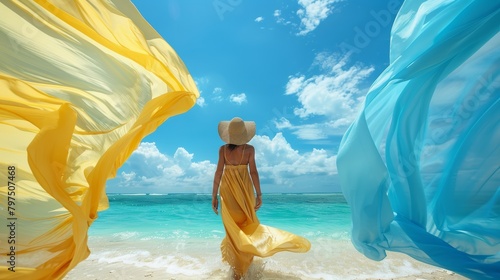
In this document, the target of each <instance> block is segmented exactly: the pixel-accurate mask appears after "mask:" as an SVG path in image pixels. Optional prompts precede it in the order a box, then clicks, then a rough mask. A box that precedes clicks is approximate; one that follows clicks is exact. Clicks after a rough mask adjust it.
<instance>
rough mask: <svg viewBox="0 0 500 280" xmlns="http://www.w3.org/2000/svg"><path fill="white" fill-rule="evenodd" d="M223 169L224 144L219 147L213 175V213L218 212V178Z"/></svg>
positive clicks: (220, 176)
mask: <svg viewBox="0 0 500 280" xmlns="http://www.w3.org/2000/svg"><path fill="white" fill-rule="evenodd" d="M223 170H224V146H221V147H220V148H219V161H218V162H217V169H216V170H215V175H214V185H213V188H212V210H213V211H214V212H215V214H219V211H218V210H217V209H218V208H219V201H218V200H217V193H218V192H219V185H220V179H221V178H222V172H223Z"/></svg>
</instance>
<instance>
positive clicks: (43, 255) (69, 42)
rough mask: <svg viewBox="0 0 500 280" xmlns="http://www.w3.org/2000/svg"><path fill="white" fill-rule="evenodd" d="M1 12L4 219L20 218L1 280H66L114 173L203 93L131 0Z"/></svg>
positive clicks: (5, 5)
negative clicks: (145, 139) (200, 92)
mask: <svg viewBox="0 0 500 280" xmlns="http://www.w3.org/2000/svg"><path fill="white" fill-rule="evenodd" d="M0 14H1V15H2V16H1V17H0V132H1V133H0V134H1V137H0V175H1V177H0V180H1V183H0V206H1V207H0V208H1V211H0V216H1V218H2V221H9V222H12V223H13V224H11V225H12V226H11V229H9V230H3V229H2V230H1V231H0V262H1V263H0V271H1V272H0V279H61V278H63V277H64V275H66V273H67V272H68V271H69V270H71V269H72V268H73V267H75V266H76V265H77V264H78V263H79V262H80V261H82V260H84V259H85V258H86V257H87V256H88V255H89V250H88V248H87V230H88V228H89V226H90V225H91V224H92V222H93V221H94V220H95V219H96V218H97V216H98V214H97V213H98V211H100V210H104V209H106V208H107V207H108V202H107V197H106V194H105V186H106V180H107V179H109V178H111V177H114V176H115V173H116V171H117V169H118V168H119V167H120V166H121V165H122V164H123V163H124V161H125V160H126V159H127V158H128V156H129V155H130V154H131V153H132V152H133V150H134V149H135V148H136V147H137V146H138V145H139V144H140V141H141V139H143V137H145V136H146V135H147V134H149V133H151V132H153V131H154V130H155V129H156V128H157V127H158V126H159V125H161V124H162V123H163V122H164V121H165V120H166V119H168V118H169V117H171V116H174V115H177V114H181V113H183V112H185V111H187V110H189V109H190V108H191V107H192V106H193V105H194V104H195V101H196V98H197V97H198V96H199V93H198V90H197V88H196V86H195V83H194V81H193V79H192V77H191V76H190V74H189V72H188V70H187V69H186V67H185V65H184V64H183V62H182V61H181V59H180V58H179V57H178V55H177V54H176V53H175V51H174V50H173V49H172V48H171V47H170V46H169V45H168V43H167V42H165V40H164V39H163V38H161V36H160V35H159V34H158V33H157V32H156V31H155V30H154V29H153V28H152V27H151V26H150V25H149V24H148V23H147V22H146V21H145V20H144V19H143V18H142V16H141V15H140V14H139V12H138V11H137V10H136V8H135V7H134V6H133V5H132V3H130V2H129V1H123V0H120V1H118V0H76V1H65V0H51V1H43V0H35V1H31V0H25V1H24V0H19V1H2V2H0ZM12 171H14V172H12ZM9 202H10V204H9ZM9 207H11V208H9ZM2 228H4V229H5V225H3V226H2ZM7 240H13V242H5V241H7Z"/></svg>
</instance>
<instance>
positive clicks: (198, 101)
mask: <svg viewBox="0 0 500 280" xmlns="http://www.w3.org/2000/svg"><path fill="white" fill-rule="evenodd" d="M196 104H197V105H198V106H200V107H205V105H207V103H206V102H205V98H203V97H201V96H200V97H198V99H196Z"/></svg>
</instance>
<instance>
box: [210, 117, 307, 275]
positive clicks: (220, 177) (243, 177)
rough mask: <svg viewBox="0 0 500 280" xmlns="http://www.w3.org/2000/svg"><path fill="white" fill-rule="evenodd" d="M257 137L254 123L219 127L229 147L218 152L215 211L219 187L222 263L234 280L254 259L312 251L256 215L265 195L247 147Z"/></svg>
mask: <svg viewBox="0 0 500 280" xmlns="http://www.w3.org/2000/svg"><path fill="white" fill-rule="evenodd" d="M254 135H255V123H254V122H248V121H243V120H242V119H241V118H238V117H236V118H233V119H232V120H231V121H222V122H220V123H219V136H220V137H221V139H222V140H223V141H224V142H226V143H227V144H226V145H223V146H221V147H220V149H219V161H218V163H217V170H216V171H215V176H214V185H213V192H212V209H213V211H214V212H215V214H218V206H219V202H218V200H217V193H218V192H219V187H220V198H221V199H220V200H221V216H222V222H223V223H224V229H225V231H226V237H225V238H224V239H223V240H222V243H221V252H222V259H223V261H225V262H227V263H229V265H230V266H231V268H232V269H233V275H234V279H240V278H241V277H242V276H243V275H245V273H246V272H247V270H248V268H249V267H250V264H251V263H252V260H253V257H254V256H258V257H268V256H271V255H274V254H275V253H277V252H280V251H290V252H307V251H308V250H309V249H310V248H311V244H310V243H309V241H308V240H307V239H305V238H303V237H300V236H297V235H294V234H292V233H289V232H286V231H283V230H280V229H277V228H272V227H269V226H265V225H261V224H260V222H259V219H258V218H257V215H256V213H255V211H257V210H258V209H259V208H260V207H261V206H262V192H261V190H260V182H259V174H258V172H257V166H256V164H255V150H254V147H253V146H251V145H249V144H247V143H248V141H250V139H252V138H253V136H254ZM249 170H250V171H249ZM254 188H255V194H254Z"/></svg>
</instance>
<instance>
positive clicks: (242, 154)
mask: <svg viewBox="0 0 500 280" xmlns="http://www.w3.org/2000/svg"><path fill="white" fill-rule="evenodd" d="M246 147H247V145H246V144H243V152H242V153H241V159H240V164H239V165H241V162H243V156H244V155H245V148H246Z"/></svg>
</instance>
